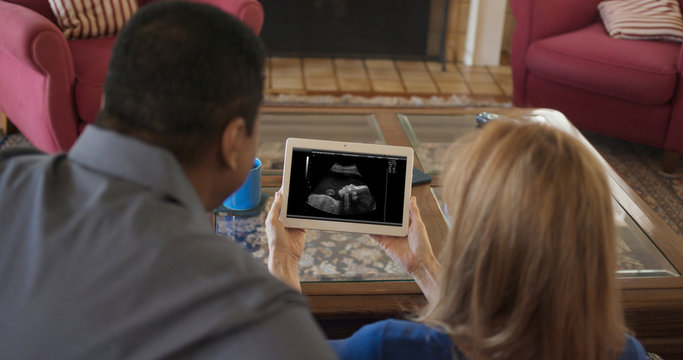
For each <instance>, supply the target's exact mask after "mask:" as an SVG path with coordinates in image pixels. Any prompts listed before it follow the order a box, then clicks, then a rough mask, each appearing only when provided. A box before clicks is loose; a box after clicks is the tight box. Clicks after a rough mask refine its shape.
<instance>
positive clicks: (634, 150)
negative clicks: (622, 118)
mask: <svg viewBox="0 0 683 360" xmlns="http://www.w3.org/2000/svg"><path fill="white" fill-rule="evenodd" d="M584 136H586V138H587V139H588V141H590V143H591V144H592V145H593V146H594V147H595V148H596V149H597V150H598V152H599V153H600V155H602V157H603V158H605V160H607V162H608V163H609V164H610V165H611V166H612V168H614V170H616V171H617V173H619V175H620V176H621V177H622V178H623V179H624V180H626V183H628V184H629V186H631V188H633V190H635V191H636V192H637V193H638V195H640V197H641V198H643V200H645V202H646V203H647V204H648V205H650V207H651V208H652V209H653V210H654V211H655V212H656V213H657V214H658V215H659V216H660V217H661V218H662V219H664V221H665V222H666V223H667V224H668V225H669V226H670V227H671V228H672V229H673V230H674V232H676V233H677V234H678V235H679V236H680V237H681V238H683V158H682V159H681V161H680V162H679V164H678V167H676V170H675V171H674V173H673V174H667V173H665V172H663V171H661V159H662V151H661V150H660V149H658V148H655V147H651V146H645V145H640V144H634V143H631V142H628V141H624V140H620V139H615V138H610V137H606V136H602V135H597V134H591V133H584Z"/></svg>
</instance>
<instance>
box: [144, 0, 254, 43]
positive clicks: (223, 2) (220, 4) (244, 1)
mask: <svg viewBox="0 0 683 360" xmlns="http://www.w3.org/2000/svg"><path fill="white" fill-rule="evenodd" d="M154 1H158V0H138V4H140V6H144V5H146V4H149V3H152V2H154ZM189 1H192V2H197V3H203V4H208V5H213V6H215V7H217V8H219V9H221V10H223V11H225V12H227V13H230V14H232V15H234V16H235V17H236V18H238V19H240V20H242V22H244V23H245V24H247V26H249V28H251V29H252V30H254V32H255V33H256V35H258V34H259V33H260V32H261V27H262V26H263V6H261V3H260V2H258V0H189Z"/></svg>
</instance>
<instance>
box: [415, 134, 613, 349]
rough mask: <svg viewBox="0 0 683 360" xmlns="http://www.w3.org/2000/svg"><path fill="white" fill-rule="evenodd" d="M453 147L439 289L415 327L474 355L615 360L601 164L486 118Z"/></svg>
mask: <svg viewBox="0 0 683 360" xmlns="http://www.w3.org/2000/svg"><path fill="white" fill-rule="evenodd" d="M457 148H458V149H457V151H455V155H454V156H453V157H452V159H451V160H450V161H449V163H450V165H449V166H448V167H447V168H446V173H445V180H444V201H445V203H446V207H447V212H449V213H450V216H449V220H450V224H451V230H450V232H449V235H448V240H447V242H446V245H445V248H444V250H443V252H442V253H441V261H442V264H443V273H442V275H441V278H440V292H439V294H438V297H437V300H436V301H434V302H432V303H430V304H429V305H427V307H426V308H424V309H423V311H422V312H421V314H420V317H419V319H418V320H420V321H422V322H424V323H427V324H430V325H433V326H439V327H442V328H443V329H444V330H445V331H446V332H447V333H449V335H450V336H451V338H452V339H453V341H454V343H455V344H456V345H458V346H459V347H460V348H461V349H462V350H463V351H465V352H466V353H467V354H468V355H469V356H470V357H471V358H474V359H572V360H574V359H582V360H586V359H615V358H616V357H617V356H618V355H619V354H620V353H621V350H622V348H623V344H624V340H625V335H626V333H625V331H626V330H625V327H624V319H623V311H622V307H621V302H620V299H619V293H618V290H617V285H616V279H615V276H616V273H615V272H616V244H615V229H614V220H613V219H614V218H613V212H612V200H611V197H610V192H609V187H608V183H607V179H606V176H605V173H604V171H603V169H602V167H601V164H600V163H599V162H598V160H597V159H596V158H595V157H594V156H593V155H592V154H591V153H590V151H589V150H588V149H587V148H586V147H585V146H583V145H582V144H581V143H580V142H579V141H578V140H576V139H575V138H573V137H572V136H570V135H568V134H566V133H563V132H561V131H559V130H556V129H553V128H551V127H550V126H546V125H542V124H528V123H527V124H519V123H514V122H506V121H496V122H491V123H489V124H487V125H486V126H485V127H484V128H483V129H482V130H481V132H480V133H479V134H478V135H477V136H476V137H474V138H473V139H471V140H470V142H469V143H467V144H465V145H463V146H458V147H457Z"/></svg>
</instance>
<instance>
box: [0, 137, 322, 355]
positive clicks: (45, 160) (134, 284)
mask: <svg viewBox="0 0 683 360" xmlns="http://www.w3.org/2000/svg"><path fill="white" fill-rule="evenodd" d="M0 229H2V230H1V231H0V284H1V286H2V291H0V354H2V355H0V357H2V358H8V359H60V358H64V359H67V358H68V359H159V358H167V357H177V358H183V359H185V358H193V359H216V358H226V359H227V358H233V359H273V358H279V359H281V358H285V359H286V358H289V359H301V358H311V359H312V358H315V359H331V358H335V356H334V353H333V352H332V350H331V349H330V348H329V346H328V345H327V343H326V342H325V339H324V336H323V334H322V332H321V331H320V329H319V328H318V326H317V324H316V323H315V320H314V319H313V318H312V316H311V314H310V311H309V309H308V307H307V304H306V302H305V299H304V297H303V296H302V295H301V294H299V293H298V292H296V291H294V290H293V289H291V288H290V287H288V286H287V285H285V284H284V283H282V282H280V281H278V280H276V279H275V278H273V277H272V276H271V275H270V274H269V273H268V271H267V269H265V267H264V266H262V265H261V264H258V263H257V262H256V261H255V260H254V259H253V258H252V257H251V256H250V255H249V254H248V253H247V252H245V251H244V250H243V249H241V248H240V247H239V246H238V245H236V244H235V243H234V242H232V241H229V240H227V239H225V238H222V237H219V236H217V235H216V234H214V232H213V231H212V229H211V226H210V223H209V221H208V217H207V214H206V212H205V210H204V209H203V207H202V204H201V202H200V200H199V197H198V196H197V194H196V192H195V190H194V188H193V186H192V185H191V183H190V182H189V180H188V179H187V177H186V176H185V174H184V172H183V170H182V168H181V166H180V164H179V163H178V162H177V161H176V159H175V158H174V157H173V155H172V154H171V153H170V152H168V151H166V150H163V149H161V148H158V147H154V146H152V145H149V144H147V143H144V142H142V141H138V140H135V139H133V138H129V137H126V136H123V135H120V134H117V133H115V132H112V131H107V130H103V129H99V128H97V127H94V126H89V127H88V128H87V129H86V130H85V132H84V133H83V134H82V135H81V136H80V138H79V139H78V141H77V142H76V144H75V145H74V147H73V148H72V150H71V151H70V152H69V153H68V154H59V155H54V156H48V155H45V154H42V153H39V152H38V151H36V150H30V149H29V150H6V151H3V152H0Z"/></svg>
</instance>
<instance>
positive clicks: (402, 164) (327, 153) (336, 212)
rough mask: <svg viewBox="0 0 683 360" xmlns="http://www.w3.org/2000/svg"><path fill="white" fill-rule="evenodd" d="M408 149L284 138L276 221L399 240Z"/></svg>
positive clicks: (404, 222)
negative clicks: (284, 145)
mask: <svg viewBox="0 0 683 360" xmlns="http://www.w3.org/2000/svg"><path fill="white" fill-rule="evenodd" d="M412 169H413V149H412V148H410V147H402V146H389V145H377V144H360V143H351V142H338V141H325V140H310V139H296V138H289V139H287V146H286V149H285V166H284V172H283V179H282V194H283V197H282V210H281V211H280V220H282V222H283V223H284V225H285V227H291V228H302V229H317V230H332V231H343V232H357V233H367V234H373V235H392V236H405V235H407V234H408V207H409V204H410V191H411V181H412V176H413V172H412Z"/></svg>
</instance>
